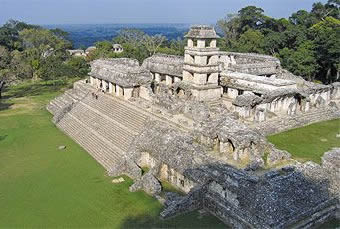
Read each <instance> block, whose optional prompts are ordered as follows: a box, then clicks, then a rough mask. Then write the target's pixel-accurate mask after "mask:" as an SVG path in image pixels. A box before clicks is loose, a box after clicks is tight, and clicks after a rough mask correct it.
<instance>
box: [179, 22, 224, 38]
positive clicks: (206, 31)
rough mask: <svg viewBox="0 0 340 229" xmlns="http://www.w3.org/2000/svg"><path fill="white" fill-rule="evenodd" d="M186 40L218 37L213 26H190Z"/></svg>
mask: <svg viewBox="0 0 340 229" xmlns="http://www.w3.org/2000/svg"><path fill="white" fill-rule="evenodd" d="M185 37H186V38H198V39H200V38H206V39H216V38H219V36H218V35H217V34H216V31H215V29H214V27H213V26H209V25H193V26H191V28H190V30H189V32H188V33H187V35H185Z"/></svg>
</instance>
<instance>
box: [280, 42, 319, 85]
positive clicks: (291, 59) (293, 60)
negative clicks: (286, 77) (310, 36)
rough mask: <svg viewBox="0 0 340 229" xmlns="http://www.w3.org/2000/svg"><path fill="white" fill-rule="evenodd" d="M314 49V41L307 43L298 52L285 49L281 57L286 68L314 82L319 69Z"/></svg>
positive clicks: (301, 45) (281, 52)
mask: <svg viewBox="0 0 340 229" xmlns="http://www.w3.org/2000/svg"><path fill="white" fill-rule="evenodd" d="M314 49H315V44H314V43H313V42H312V41H305V42H303V43H301V44H300V45H299V47H298V48H297V49H296V50H292V49H288V48H283V49H282V50H281V51H280V54H279V57H280V59H281V63H282V65H283V67H284V68H287V69H288V70H289V71H291V72H293V73H294V74H296V75H300V76H302V77H304V78H305V79H306V80H309V81H313V80H314V79H315V72H316V70H317V69H318V65H317V60H316V56H315V51H314Z"/></svg>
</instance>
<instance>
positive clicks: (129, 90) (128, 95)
mask: <svg viewBox="0 0 340 229" xmlns="http://www.w3.org/2000/svg"><path fill="white" fill-rule="evenodd" d="M123 90H124V99H130V98H131V97H132V91H133V88H124V89H123Z"/></svg>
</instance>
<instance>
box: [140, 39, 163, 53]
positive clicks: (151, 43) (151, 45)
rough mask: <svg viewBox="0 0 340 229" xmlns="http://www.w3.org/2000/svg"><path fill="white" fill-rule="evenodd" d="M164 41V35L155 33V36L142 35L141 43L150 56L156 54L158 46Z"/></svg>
mask: <svg viewBox="0 0 340 229" xmlns="http://www.w3.org/2000/svg"><path fill="white" fill-rule="evenodd" d="M165 41H166V37H164V36H162V35H155V36H149V35H147V34H146V35H144V37H143V41H142V42H143V45H144V46H145V47H146V49H147V50H148V52H149V56H152V55H154V54H156V52H157V50H158V49H159V47H160V46H161V45H162V44H163V43H164V42H165Z"/></svg>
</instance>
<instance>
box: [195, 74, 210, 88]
mask: <svg viewBox="0 0 340 229" xmlns="http://www.w3.org/2000/svg"><path fill="white" fill-rule="evenodd" d="M193 83H194V84H197V85H205V84H206V83H207V74H200V73H194V82H193Z"/></svg>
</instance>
